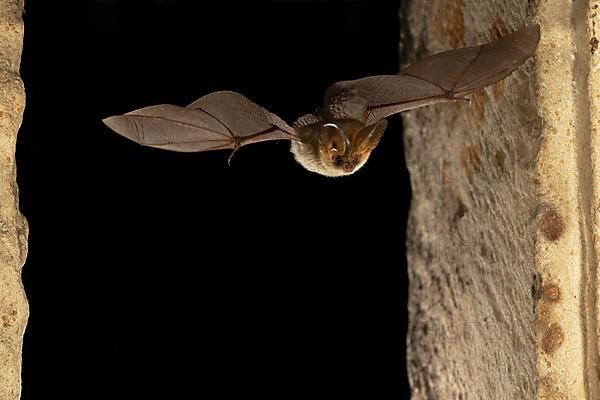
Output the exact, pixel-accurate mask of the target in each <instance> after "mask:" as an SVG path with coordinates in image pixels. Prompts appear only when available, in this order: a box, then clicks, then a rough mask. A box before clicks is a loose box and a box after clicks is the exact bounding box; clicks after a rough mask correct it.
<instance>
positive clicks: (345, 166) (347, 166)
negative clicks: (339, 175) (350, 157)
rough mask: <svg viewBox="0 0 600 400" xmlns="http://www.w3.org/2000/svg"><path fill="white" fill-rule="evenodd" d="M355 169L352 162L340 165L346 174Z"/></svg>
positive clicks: (354, 164)
mask: <svg viewBox="0 0 600 400" xmlns="http://www.w3.org/2000/svg"><path fill="white" fill-rule="evenodd" d="M355 167H356V163H355V162H354V161H345V162H344V164H343V165H342V168H343V169H344V172H348V173H350V172H352V171H354V168H355Z"/></svg>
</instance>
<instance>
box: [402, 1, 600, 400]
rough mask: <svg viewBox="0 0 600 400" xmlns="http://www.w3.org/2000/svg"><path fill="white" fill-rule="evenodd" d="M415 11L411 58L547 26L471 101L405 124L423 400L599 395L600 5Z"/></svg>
mask: <svg viewBox="0 0 600 400" xmlns="http://www.w3.org/2000/svg"><path fill="white" fill-rule="evenodd" d="M407 3H408V4H405V5H404V7H403V12H402V16H403V29H404V32H403V39H402V50H403V52H402V54H403V56H404V58H403V61H404V62H405V63H409V62H411V61H414V60H416V59H418V58H421V57H422V56H424V55H426V54H430V53H435V52H439V51H442V50H446V49H449V48H455V47H461V46H469V45H476V44H480V43H485V42H488V41H490V40H493V39H496V38H498V37H500V36H501V35H503V34H506V33H509V32H512V31H514V30H516V29H518V28H520V27H522V26H524V25H528V24H531V23H535V22H538V23H540V25H541V28H542V29H541V30H542V40H541V42H540V46H539V49H538V52H537V53H536V56H535V58H534V59H533V60H530V61H529V62H528V63H527V64H526V65H525V66H524V67H522V68H520V69H519V70H518V71H516V72H515V73H513V74H512V75H511V76H509V77H508V78H507V79H505V80H504V81H502V82H500V83H498V84H496V85H494V86H492V87H490V88H487V89H485V90H484V91H481V92H479V93H476V94H474V95H473V96H472V103H471V104H470V105H469V104H463V103H456V104H440V105H436V106H432V107H427V108H423V109H419V110H415V111H412V112H409V113H405V114H404V122H405V145H406V152H407V162H408V167H409V171H410V172H411V183H412V186H413V200H412V207H411V213H410V217H409V224H408V226H409V228H408V243H407V248H408V252H409V277H410V301H409V318H410V330H409V337H408V363H409V377H410V381H411V385H412V392H413V399H534V398H539V399H598V398H600V397H599V396H600V395H599V393H598V375H599V371H600V367H599V365H600V364H599V360H598V337H599V333H600V332H599V331H598V323H597V316H598V313H597V310H598V304H597V299H598V296H599V295H600V294H599V293H598V268H597V259H598V254H599V252H600V238H599V236H598V235H599V233H600V231H599V225H600V221H599V217H600V214H599V213H600V185H599V182H598V179H599V178H598V177H599V174H598V172H597V171H598V169H600V153H599V151H600V150H598V149H600V143H597V141H598V134H597V133H598V132H599V129H600V86H599V84H600V82H599V80H600V73H599V72H600V60H599V58H598V56H599V54H600V51H599V50H598V36H600V34H599V33H598V29H600V21H599V19H598V18H599V17H598V14H600V9H599V5H598V4H599V2H597V1H572V0H552V1H524V0H496V1H490V2H485V5H483V3H482V2H480V1H474V0H428V1H425V0H423V1H420V0H412V1H410V0H409V1H408V2H407Z"/></svg>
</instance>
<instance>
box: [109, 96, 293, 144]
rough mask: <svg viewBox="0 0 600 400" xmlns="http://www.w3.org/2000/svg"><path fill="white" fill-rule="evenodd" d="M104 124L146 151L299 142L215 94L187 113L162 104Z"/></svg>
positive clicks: (233, 99)
mask: <svg viewBox="0 0 600 400" xmlns="http://www.w3.org/2000/svg"><path fill="white" fill-rule="evenodd" d="M103 122H104V123H105V124H106V125H107V126H108V127H109V128H111V129H112V130H114V131H115V132H117V133H118V134H120V135H122V136H125V137H126V138H128V139H131V140H133V141H134V142H136V143H139V144H141V145H144V146H151V147H158V148H161V149H166V150H173V151H181V152H195V151H209V150H221V149H233V150H236V149H238V148H239V147H241V146H244V145H247V144H250V143H257V142H263V141H266V140H280V139H287V140H298V136H297V133H296V131H295V130H294V128H292V127H290V126H288V125H287V124H286V123H285V122H284V121H283V120H282V119H281V118H279V117H277V116H276V115H275V114H272V113H270V112H269V111H267V110H266V109H264V108H262V107H261V106H259V105H258V104H256V103H253V102H252V101H250V100H248V99H247V98H246V97H244V96H242V95H241V94H239V93H235V92H228V91H223V92H214V93H211V94H208V95H206V96H204V97H202V98H200V99H198V100H196V101H195V102H193V103H192V104H190V105H189V106H187V107H179V106H174V105H170V104H161V105H157V106H151V107H146V108H141V109H139V110H135V111H132V112H130V113H127V114H125V115H116V116H113V117H109V118H106V119H104V120H103Z"/></svg>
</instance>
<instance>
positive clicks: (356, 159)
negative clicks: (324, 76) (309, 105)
mask: <svg viewBox="0 0 600 400" xmlns="http://www.w3.org/2000/svg"><path fill="white" fill-rule="evenodd" d="M386 127H387V121H386V120H385V119H384V120H381V121H379V122H378V123H376V124H374V125H370V126H365V125H364V124H362V123H361V122H359V121H355V120H337V121H332V122H320V123H317V124H314V125H311V126H308V127H306V129H305V132H304V135H303V136H304V137H306V138H307V139H306V140H304V141H303V142H292V149H291V150H292V153H294V156H295V158H296V161H298V162H299V163H300V164H301V165H302V166H303V167H304V168H306V169H307V170H309V171H312V172H316V173H318V174H321V175H325V176H330V177H336V176H346V175H351V174H353V173H355V172H356V171H358V170H359V169H360V168H361V167H362V166H363V165H364V164H365V163H366V162H367V160H368V159H369V155H370V154H371V151H372V150H373V149H374V148H375V147H377V144H378V143H379V140H380V139H381V137H382V136H383V132H385V128H386Z"/></svg>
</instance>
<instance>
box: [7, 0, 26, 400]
mask: <svg viewBox="0 0 600 400" xmlns="http://www.w3.org/2000/svg"><path fill="white" fill-rule="evenodd" d="M22 10H23V2H22V1H20V0H0V399H2V400H15V399H18V398H20V394H21V348H22V343H23V332H24V330H25V325H26V323H27V318H28V314H29V310H28V306H27V300H26V298H25V293H24V291H23V286H22V284H21V267H22V266H23V263H24V262H25V258H26V254H27V222H26V221H25V218H24V217H23V216H22V215H21V213H20V212H19V204H18V190H17V183H16V167H15V145H16V141H17V131H18V129H19V126H20V125H21V119H22V116H23V109H24V106H25V90H24V88H23V82H22V81H21V79H20V77H19V65H20V60H21V50H22V47H23V21H22V19H21V15H22Z"/></svg>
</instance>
